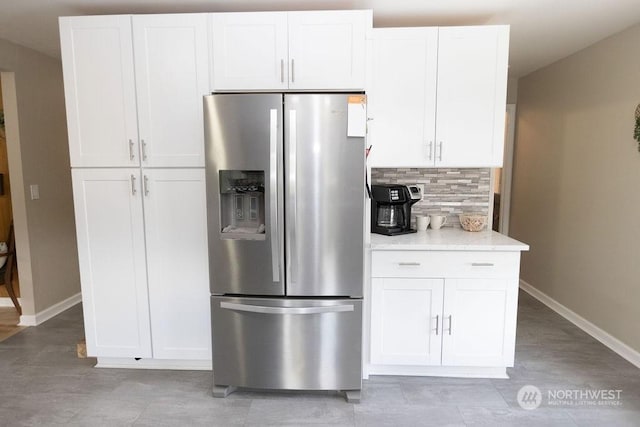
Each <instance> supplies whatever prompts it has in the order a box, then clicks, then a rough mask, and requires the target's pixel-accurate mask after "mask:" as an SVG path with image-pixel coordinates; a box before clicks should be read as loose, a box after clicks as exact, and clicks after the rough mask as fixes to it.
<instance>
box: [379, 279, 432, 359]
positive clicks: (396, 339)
mask: <svg viewBox="0 0 640 427" xmlns="http://www.w3.org/2000/svg"><path fill="white" fill-rule="evenodd" d="M372 287H373V290H372V293H371V311H372V313H375V316H373V317H372V319H371V330H372V333H371V362H372V363H379V364H385V365H386V364H392V365H396V364H399V365H439V364H440V352H441V348H442V340H441V339H440V335H441V332H440V323H441V320H442V296H443V293H442V292H443V280H442V279H373V281H372Z"/></svg>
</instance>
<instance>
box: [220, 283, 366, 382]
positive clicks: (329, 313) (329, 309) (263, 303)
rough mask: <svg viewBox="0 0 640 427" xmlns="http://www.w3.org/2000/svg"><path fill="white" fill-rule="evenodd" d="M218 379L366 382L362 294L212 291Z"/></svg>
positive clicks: (227, 380)
mask: <svg viewBox="0 0 640 427" xmlns="http://www.w3.org/2000/svg"><path fill="white" fill-rule="evenodd" d="M211 314H212V321H213V380H214V381H213V382H214V384H215V385H217V386H221V385H224V386H240V387H252V388H267V389H290V390H359V389H360V388H361V377H362V376H361V370H362V369H361V368H362V366H361V360H362V357H361V353H362V338H361V337H362V300H358V299H348V298H341V299H322V300H318V299H314V300H309V299H277V298H235V297H222V296H212V297H211Z"/></svg>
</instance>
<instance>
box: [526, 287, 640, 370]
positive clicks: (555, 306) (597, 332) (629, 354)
mask: <svg viewBox="0 0 640 427" xmlns="http://www.w3.org/2000/svg"><path fill="white" fill-rule="evenodd" d="M520 289H522V290H523V291H525V292H526V293H528V294H529V295H531V296H532V297H534V298H535V299H537V300H538V301H540V302H541V303H543V304H544V305H546V306H547V307H549V308H550V309H551V310H553V311H555V312H556V313H558V314H559V315H560V316H562V317H564V318H565V319H567V320H568V321H569V322H571V323H573V324H574V325H576V326H577V327H578V328H580V329H582V330H583V331H585V332H586V333H588V334H589V335H591V336H592V337H593V338H595V339H597V340H598V341H600V342H601V343H602V344H604V345H605V346H607V347H609V348H610V349H611V350H613V351H614V352H616V353H618V354H619V355H620V356H621V357H623V358H624V359H626V360H628V361H629V362H631V363H632V364H634V365H635V366H637V367H638V368H640V352H638V351H636V350H634V349H633V348H631V347H629V346H628V345H627V344H625V343H623V342H622V341H620V340H619V339H618V338H616V337H614V336H613V335H611V334H609V333H608V332H606V331H604V330H602V329H600V328H599V327H598V326H596V325H594V324H593V323H591V322H589V321H588V320H587V319H585V318H584V317H582V316H580V315H579V314H577V313H575V312H574V311H572V310H571V309H569V308H567V307H565V306H564V305H562V304H560V303H559V302H558V301H556V300H554V299H553V298H551V297H550V296H549V295H547V294H545V293H544V292H542V291H539V290H538V289H536V288H534V287H533V286H531V285H530V284H529V283H527V282H525V281H524V280H520Z"/></svg>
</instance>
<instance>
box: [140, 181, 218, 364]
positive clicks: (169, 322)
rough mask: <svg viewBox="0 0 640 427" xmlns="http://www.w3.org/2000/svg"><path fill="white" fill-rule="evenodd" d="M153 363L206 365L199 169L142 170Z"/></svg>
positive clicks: (208, 356) (206, 269)
mask: <svg viewBox="0 0 640 427" xmlns="http://www.w3.org/2000/svg"><path fill="white" fill-rule="evenodd" d="M142 179H143V187H144V190H143V191H144V207H145V209H144V219H145V236H146V243H147V271H148V273H147V274H148V280H149V308H150V315H151V342H152V349H153V358H154V359H178V360H185V359H190V360H210V359H211V317H210V310H211V309H210V301H209V296H210V295H209V264H208V262H209V259H208V250H207V206H206V193H205V179H204V170H203V169H184V170H180V169H145V170H143V171H142Z"/></svg>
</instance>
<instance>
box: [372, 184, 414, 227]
mask: <svg viewBox="0 0 640 427" xmlns="http://www.w3.org/2000/svg"><path fill="white" fill-rule="evenodd" d="M371 193H372V198H371V232H372V233H377V234H384V235H387V236H395V235H397V234H407V233H415V232H416V230H415V229H412V228H411V206H412V205H413V204H415V203H416V202H418V201H419V200H421V199H422V194H421V193H420V189H419V188H418V187H416V186H406V185H396V184H374V185H372V186H371Z"/></svg>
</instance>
